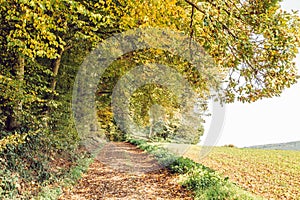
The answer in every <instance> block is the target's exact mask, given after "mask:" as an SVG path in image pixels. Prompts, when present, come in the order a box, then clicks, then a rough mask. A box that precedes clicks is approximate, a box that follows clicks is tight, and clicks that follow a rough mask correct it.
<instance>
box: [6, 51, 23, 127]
mask: <svg viewBox="0 0 300 200" xmlns="http://www.w3.org/2000/svg"><path fill="white" fill-rule="evenodd" d="M14 71H15V74H16V80H17V83H18V85H17V88H16V89H17V92H18V93H19V94H18V95H17V97H18V98H17V99H15V102H14V104H13V107H12V109H11V111H10V116H8V118H7V121H6V126H7V130H9V131H11V130H14V129H16V128H19V127H20V125H21V118H22V106H23V100H22V96H23V81H24V71H25V58H24V57H22V56H18V60H17V62H16V64H15V65H14Z"/></svg>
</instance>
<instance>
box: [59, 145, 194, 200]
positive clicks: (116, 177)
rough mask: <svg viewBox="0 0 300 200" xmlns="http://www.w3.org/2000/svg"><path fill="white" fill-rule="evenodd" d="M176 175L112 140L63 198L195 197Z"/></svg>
mask: <svg viewBox="0 0 300 200" xmlns="http://www.w3.org/2000/svg"><path fill="white" fill-rule="evenodd" d="M177 181H178V179H177V177H176V175H173V174H170V173H169V172H168V171H167V170H166V169H164V168H162V167H161V166H160V165H159V164H158V163H157V162H156V161H155V160H154V159H153V158H152V157H151V156H150V155H148V154H146V153H144V152H143V151H141V150H140V149H138V148H136V147H135V146H134V145H131V144H127V143H108V144H107V145H106V146H104V148H103V149H102V150H101V151H100V152H99V154H98V156H97V159H96V160H95V162H94V163H93V164H92V165H91V166H90V167H89V170H88V172H87V173H86V174H85V175H84V176H83V177H82V179H81V180H80V181H79V183H78V184H77V185H75V186H74V187H73V188H72V189H71V190H66V191H64V193H63V194H62V195H61V196H60V198H59V199H60V200H63V199H128V200H134V199H192V197H191V193H190V192H189V191H187V190H185V189H184V188H182V187H181V186H180V185H179V184H178V183H177Z"/></svg>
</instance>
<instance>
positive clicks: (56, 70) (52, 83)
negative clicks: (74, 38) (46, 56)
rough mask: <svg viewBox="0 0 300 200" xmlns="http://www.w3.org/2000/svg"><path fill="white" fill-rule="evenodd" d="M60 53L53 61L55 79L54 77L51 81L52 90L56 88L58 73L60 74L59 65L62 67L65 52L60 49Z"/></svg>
mask: <svg viewBox="0 0 300 200" xmlns="http://www.w3.org/2000/svg"><path fill="white" fill-rule="evenodd" d="M58 53H59V56H58V57H57V58H56V59H55V60H53V62H52V72H53V79H52V82H51V90H52V92H54V91H55V88H56V83H57V74H58V70H59V67H60V63H61V56H62V54H63V51H62V50H60V51H59V52H58Z"/></svg>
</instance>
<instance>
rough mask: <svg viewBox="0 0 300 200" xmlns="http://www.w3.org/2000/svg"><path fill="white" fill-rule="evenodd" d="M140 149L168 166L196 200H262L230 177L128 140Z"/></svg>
mask: <svg viewBox="0 0 300 200" xmlns="http://www.w3.org/2000/svg"><path fill="white" fill-rule="evenodd" d="M128 141H129V142H130V143H132V144H134V145H137V146H138V147H139V148H141V149H143V150H145V151H147V152H149V153H151V154H153V155H154V156H155V157H156V159H157V160H158V162H160V163H161V164H163V165H164V166H166V167H167V168H168V169H169V170H170V171H171V172H173V173H177V174H179V175H180V184H181V185H182V186H183V187H186V188H188V189H189V190H191V191H193V193H194V198H195V199H202V200H203V199H207V200H217V199H219V200H235V199H236V200H239V199H241V200H255V199H262V198H260V197H257V196H255V195H252V194H251V193H249V192H246V191H244V190H243V189H241V188H240V187H238V186H237V185H235V184H234V183H232V182H230V181H229V179H228V177H225V178H224V177H223V176H221V175H220V174H219V173H218V172H216V171H214V170H212V169H210V168H208V167H206V166H204V165H202V164H199V163H196V162H194V161H193V160H192V159H189V158H184V157H181V156H177V155H175V154H173V153H171V152H170V151H168V150H167V149H165V148H162V147H158V146H157V145H153V144H148V143H146V142H145V141H142V140H134V139H130V140H128Z"/></svg>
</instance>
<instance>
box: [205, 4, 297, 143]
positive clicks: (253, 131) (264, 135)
mask: <svg viewBox="0 0 300 200" xmlns="http://www.w3.org/2000/svg"><path fill="white" fill-rule="evenodd" d="M281 6H282V9H284V10H287V11H291V10H292V9H293V10H300V1H299V0H283V2H282V3H281ZM299 31H300V30H299ZM295 62H296V64H297V68H298V70H299V72H298V74H300V54H299V55H298V56H297V58H296V59H295ZM225 109H226V111H225V120H224V123H223V128H222V131H221V134H220V137H219V139H218V141H217V143H216V146H223V145H226V144H233V145H235V146H237V147H246V146H252V145H261V144H272V143H282V142H291V141H300V117H299V115H300V81H299V83H298V84H296V85H293V86H291V88H288V89H286V90H285V91H284V92H283V93H282V95H281V96H280V97H274V98H271V99H263V100H260V101H257V102H254V103H251V104H248V103H244V104H243V103H240V102H235V103H233V104H227V105H226V107H225ZM209 123H210V120H207V124H206V125H205V127H208V126H209ZM206 134H207V129H206ZM206 134H205V135H204V137H203V138H202V140H204V138H205V137H206Z"/></svg>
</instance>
